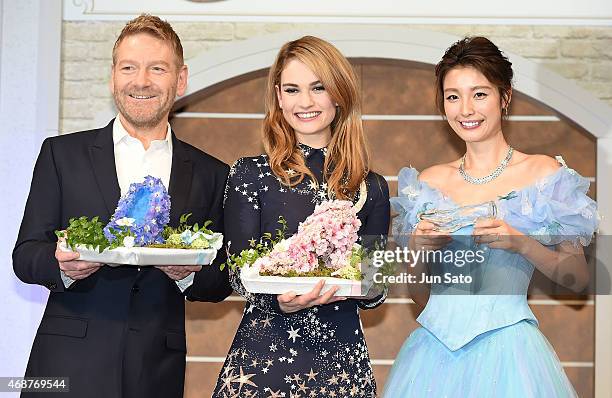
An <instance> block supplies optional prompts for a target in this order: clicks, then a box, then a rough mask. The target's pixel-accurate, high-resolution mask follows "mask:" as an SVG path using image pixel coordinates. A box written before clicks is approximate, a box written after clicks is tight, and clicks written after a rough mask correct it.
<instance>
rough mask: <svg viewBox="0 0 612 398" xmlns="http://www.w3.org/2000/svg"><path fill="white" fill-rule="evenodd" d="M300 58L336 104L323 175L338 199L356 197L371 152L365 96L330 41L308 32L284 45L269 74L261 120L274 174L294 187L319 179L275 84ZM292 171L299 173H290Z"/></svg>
mask: <svg viewBox="0 0 612 398" xmlns="http://www.w3.org/2000/svg"><path fill="white" fill-rule="evenodd" d="M293 59H297V60H298V61H300V62H302V63H303V64H304V65H306V66H307V67H308V68H309V69H310V70H312V71H313V73H314V74H315V75H316V76H317V77H318V78H319V81H320V82H321V83H322V84H323V87H325V91H326V92H327V93H328V94H329V95H330V97H331V99H332V101H333V102H334V103H337V104H338V106H337V108H336V116H335V118H334V120H333V121H332V123H331V126H330V127H331V141H330V142H329V144H328V146H327V156H326V158H325V164H324V167H323V176H324V178H325V180H326V182H327V189H328V192H329V193H332V194H333V195H335V197H336V198H337V199H352V198H353V197H354V196H355V194H356V193H357V192H358V191H359V185H360V184H361V182H362V181H363V180H364V178H365V176H366V175H367V174H368V172H369V170H370V169H369V154H368V151H367V147H366V142H365V136H364V133H363V126H362V123H361V95H360V89H359V83H358V81H357V76H356V75H355V72H354V71H353V68H352V67H351V65H350V63H349V62H348V60H347V59H346V58H345V57H344V56H343V55H342V54H341V53H340V51H338V49H337V48H336V47H334V46H333V45H332V44H330V43H328V42H326V41H325V40H322V39H319V38H317V37H314V36H304V37H302V38H300V39H297V40H294V41H291V42H288V43H286V44H285V45H283V47H282V48H281V49H280V51H279V53H278V55H277V56H276V60H275V61H274V64H272V67H271V68H270V72H269V74H268V81H267V88H266V103H265V107H266V108H265V109H266V115H265V118H264V122H263V142H264V148H265V151H266V153H267V154H268V158H269V159H268V163H269V164H270V167H271V168H272V171H273V172H274V174H275V175H276V176H277V177H278V178H279V179H280V180H281V182H282V183H283V184H285V185H287V186H295V185H297V184H299V183H300V182H302V181H303V179H304V178H305V177H306V176H308V177H310V178H311V179H312V180H313V181H315V182H317V180H316V178H315V176H314V174H313V173H312V172H311V171H310V170H309V169H308V167H306V161H305V159H304V156H303V155H302V152H301V151H300V149H299V148H298V145H297V144H298V142H297V137H296V134H295V132H294V130H293V128H292V127H291V126H290V125H289V123H288V122H287V121H286V120H285V118H284V117H283V112H282V110H281V109H280V105H279V103H278V98H277V96H276V86H278V87H280V86H281V73H282V71H283V69H284V68H285V66H286V65H287V63H288V62H289V61H291V60H293ZM288 169H292V170H293V171H295V174H291V175H290V174H289V173H288V172H287V170H288Z"/></svg>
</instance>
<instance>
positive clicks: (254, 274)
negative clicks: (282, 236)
mask: <svg viewBox="0 0 612 398" xmlns="http://www.w3.org/2000/svg"><path fill="white" fill-rule="evenodd" d="M240 279H241V280H242V284H243V285H244V288H245V289H246V290H247V291H248V292H250V293H266V294H283V293H287V292H295V293H296V294H305V293H308V292H310V291H311V290H312V289H313V288H314V287H315V285H316V284H317V283H318V282H319V281H320V280H321V279H324V280H325V285H323V289H322V290H321V294H323V293H325V292H327V291H328V290H329V289H331V288H332V287H333V286H338V287H339V289H338V291H337V292H336V294H335V296H344V297H364V296H366V295H367V293H368V290H370V287H372V279H371V278H368V279H367V280H363V281H355V280H349V279H342V278H332V277H314V276H294V277H284V276H262V275H259V268H255V267H250V266H244V267H242V268H241V270H240Z"/></svg>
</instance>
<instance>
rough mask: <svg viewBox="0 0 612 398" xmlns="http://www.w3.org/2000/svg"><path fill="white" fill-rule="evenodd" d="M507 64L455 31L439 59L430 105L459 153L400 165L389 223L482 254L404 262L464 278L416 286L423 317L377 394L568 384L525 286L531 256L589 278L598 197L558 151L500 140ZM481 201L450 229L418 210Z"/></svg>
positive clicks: (572, 277) (508, 392)
mask: <svg viewBox="0 0 612 398" xmlns="http://www.w3.org/2000/svg"><path fill="white" fill-rule="evenodd" d="M512 75H513V72H512V68H511V63H510V62H509V61H508V59H507V58H506V57H505V56H504V55H503V54H502V53H501V52H500V51H499V49H498V48H497V47H496V46H495V45H494V44H493V43H491V42H490V41H489V40H488V39H486V38H483V37H473V38H466V39H463V40H460V41H458V42H457V43H455V44H454V45H453V46H452V47H450V48H449V49H448V50H447V51H446V53H445V54H444V57H443V58H442V60H441V61H440V63H439V64H438V65H437V66H436V78H437V83H436V91H437V92H436V94H437V106H438V109H439V110H440V111H441V112H443V114H444V115H445V116H446V119H447V121H448V123H449V125H450V126H451V127H452V129H453V130H454V131H455V133H456V134H457V135H458V136H459V137H460V138H461V139H462V140H463V141H465V144H466V153H465V155H464V156H463V157H462V158H461V159H458V160H456V161H453V162H450V163H447V164H441V165H436V166H433V167H430V168H428V169H426V170H424V171H423V172H422V173H420V174H419V173H418V172H417V171H416V170H414V169H412V168H404V169H402V170H401V171H400V174H399V188H398V192H399V197H396V198H392V199H391V204H392V207H393V208H394V209H395V210H396V211H397V212H398V213H399V215H398V216H397V218H396V219H395V220H394V225H393V230H394V235H395V236H396V239H397V241H398V243H399V244H402V245H407V246H408V247H409V248H410V249H411V250H430V251H431V250H434V251H435V250H439V251H443V252H445V251H451V253H457V252H458V251H459V250H464V251H465V250H472V251H473V252H474V253H476V252H478V251H479V250H480V254H479V255H480V257H479V261H480V263H478V262H476V261H473V262H472V263H470V264H468V265H463V266H462V267H461V266H460V265H459V264H457V263H456V261H457V259H458V258H459V257H455V260H454V261H455V262H453V260H452V259H450V260H449V259H447V258H446V257H445V258H444V259H437V260H436V261H437V262H435V261H432V262H431V263H429V264H428V263H417V264H415V267H414V268H411V271H410V272H414V273H426V274H429V275H432V274H436V275H443V274H444V273H447V272H448V273H451V274H453V275H454V274H458V273H463V274H465V275H469V276H470V277H472V278H473V281H472V283H464V284H461V283H444V282H442V283H437V282H439V281H436V283H433V284H431V285H430V286H427V288H423V285H421V286H420V287H419V286H414V287H413V289H412V291H413V298H414V300H415V302H416V303H417V304H418V305H420V306H424V307H425V308H424V310H423V311H422V313H421V314H420V316H419V317H418V319H417V321H418V322H419V324H420V325H421V327H419V328H417V329H416V330H415V331H414V332H413V333H412V334H411V335H410V337H409V338H408V339H407V340H406V342H405V343H404V345H403V346H402V348H401V350H400V352H399V354H398V356H397V358H396V360H395V363H394V365H393V368H392V370H391V373H390V375H389V378H388V381H387V384H386V386H385V392H384V396H385V397H390V398H397V397H415V398H419V397H427V398H437V397H448V398H451V397H457V398H465V397H496V398H500V397H508V398H515V397H542V398H548V397H551V398H552V397H555V398H562V397H574V396H576V393H575V391H574V389H573V388H572V385H571V383H570V382H569V380H568V378H567V376H566V375H565V373H564V371H563V368H562V366H561V364H560V362H559V359H558V358H557V356H556V354H555V352H554V351H553V349H552V347H551V346H550V344H549V343H548V341H547V340H546V338H545V337H544V336H543V335H542V333H541V332H540V331H539V329H538V321H537V319H536V318H535V316H534V315H533V313H532V312H531V310H530V308H529V306H528V305H527V297H526V294H527V288H528V285H529V281H530V279H531V276H532V274H533V271H534V268H537V269H538V270H539V271H540V272H542V273H543V274H544V275H546V276H547V277H548V278H550V279H551V280H553V281H554V282H556V283H559V284H562V285H565V286H566V287H568V288H571V289H573V290H575V291H580V290H582V289H583V288H584V287H585V286H586V284H587V283H588V278H589V276H588V270H587V265H586V260H585V258H584V254H583V251H582V246H586V245H588V244H589V242H590V240H591V237H592V235H593V233H594V231H595V229H596V226H597V212H596V206H595V202H593V200H591V199H590V198H589V197H587V195H586V192H587V190H588V188H589V182H588V180H587V179H585V178H583V177H581V176H580V175H578V173H576V171H574V170H572V169H570V168H568V167H567V166H566V165H565V164H564V163H563V160H562V159H561V158H560V157H558V158H557V160H555V159H553V158H550V157H547V156H543V155H527V154H524V153H520V152H519V151H517V150H514V149H512V148H511V147H510V146H509V145H508V144H507V142H506V141H505V139H504V134H503V132H502V114H503V112H506V114H507V108H508V105H509V104H510V101H511V98H512V86H511V81H512ZM487 202H488V203H487ZM491 202H492V203H491ZM482 203H485V204H486V205H483V206H481V208H482V209H486V208H489V209H491V208H495V209H496V210H497V211H496V213H497V214H496V216H495V217H488V218H484V219H475V220H474V221H475V225H469V224H470V221H469V217H464V219H463V220H462V221H467V222H465V223H464V224H465V225H457V226H456V227H461V226H463V227H462V228H460V229H458V230H456V231H454V232H449V231H450V230H453V229H454V228H450V229H445V228H444V226H445V224H444V223H440V225H437V226H436V225H434V223H432V222H429V221H426V220H422V219H421V217H420V216H422V214H423V212H424V211H427V210H433V209H437V210H438V212H437V213H436V214H438V215H439V214H442V213H440V212H439V210H449V213H447V214H446V215H447V216H448V215H449V214H452V215H454V216H455V217H457V216H458V214H459V210H458V209H459V208H460V207H461V206H465V205H472V204H482ZM493 206H494V207H493ZM492 215H493V214H489V216H492ZM433 221H435V220H433ZM455 221H456V220H455ZM446 226H448V225H446ZM417 278H419V277H417Z"/></svg>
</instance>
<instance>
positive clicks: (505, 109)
mask: <svg viewBox="0 0 612 398" xmlns="http://www.w3.org/2000/svg"><path fill="white" fill-rule="evenodd" d="M504 113H505V114H506V117H508V107H505V108H504Z"/></svg>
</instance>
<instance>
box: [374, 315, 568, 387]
mask: <svg viewBox="0 0 612 398" xmlns="http://www.w3.org/2000/svg"><path fill="white" fill-rule="evenodd" d="M576 396H577V395H576V392H575V391H574V389H573V387H572V385H571V383H570V382H569V380H568V378H567V376H566V375H565V372H564V371H563V367H562V366H561V363H560V362H559V359H558V358H557V355H556V354H555V352H554V350H553V349H552V347H551V345H550V343H549V342H548V341H547V340H546V338H545V337H544V335H543V334H542V333H541V332H540V330H539V329H538V328H537V326H536V325H534V324H533V323H531V322H529V321H521V322H518V323H516V324H514V325H510V326H506V327H504V328H501V329H496V330H492V331H490V332H487V333H484V334H482V335H480V336H478V337H477V338H476V339H474V340H473V341H471V342H470V343H469V344H467V345H465V346H464V347H462V348H460V349H459V350H457V351H450V350H449V349H448V348H447V347H446V346H445V345H444V344H442V343H441V342H440V341H439V340H438V339H437V338H436V337H435V336H434V335H433V334H431V333H430V332H429V331H428V330H427V329H424V328H422V327H421V328H418V329H416V330H415V331H414V332H413V333H412V334H411V335H410V337H409V338H408V339H407V340H406V342H405V343H404V345H403V346H402V349H401V350H400V352H399V354H398V356H397V358H396V360H395V363H394V365H393V367H392V369H391V373H390V374H389V378H388V379H387V383H386V385H385V390H384V393H383V397H384V398H404V397H406V398H421V397H423V398H480V397H483V398H484V397H486V398H489V397H495V398H506V397H507V398H519V397H520V398H531V397H533V398H566V397H576Z"/></svg>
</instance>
